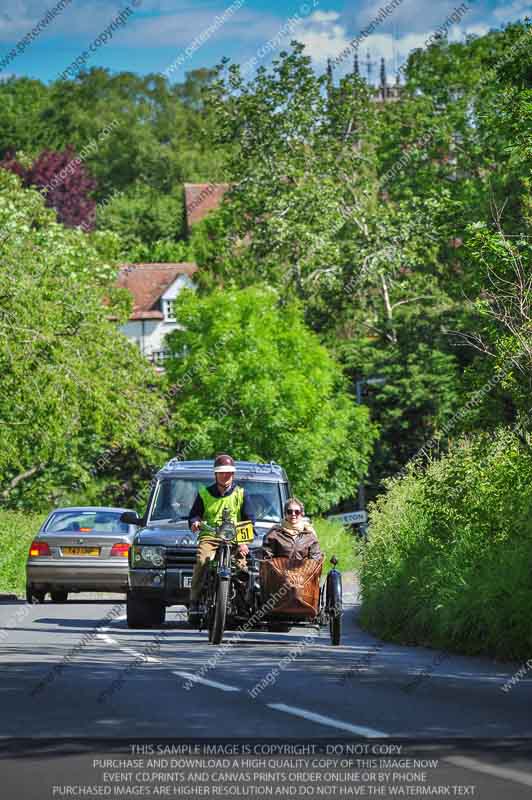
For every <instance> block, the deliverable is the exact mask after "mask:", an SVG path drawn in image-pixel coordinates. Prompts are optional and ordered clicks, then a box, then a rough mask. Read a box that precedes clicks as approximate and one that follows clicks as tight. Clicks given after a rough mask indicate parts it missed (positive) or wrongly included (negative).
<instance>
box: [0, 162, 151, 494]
mask: <svg viewBox="0 0 532 800" xmlns="http://www.w3.org/2000/svg"><path fill="white" fill-rule="evenodd" d="M0 232H1V233H2V239H1V241H0V257H1V263H2V273H3V275H2V288H1V291H0V294H1V300H0V419H1V420H2V426H1V428H0V486H1V487H2V492H1V497H2V502H3V503H4V505H6V506H8V507H9V506H11V507H13V508H28V507H30V506H31V507H32V508H34V509H39V508H44V507H46V506H47V505H48V504H49V503H51V502H55V501H57V500H58V499H59V498H62V500H63V501H66V500H68V499H69V497H70V496H71V495H72V494H76V495H77V496H79V494H80V493H83V491H84V490H85V489H86V488H88V487H90V486H91V484H93V482H94V480H95V476H96V477H97V478H98V479H99V480H100V481H101V485H100V489H101V492H102V496H105V493H106V480H105V478H107V481H112V480H115V481H116V482H117V483H120V484H123V482H124V480H125V479H126V480H129V481H131V480H135V479H138V478H139V476H146V475H148V474H149V472H150V466H151V465H152V464H153V462H155V463H156V464H158V463H159V462H160V460H161V458H162V455H161V452H164V447H165V431H164V429H160V428H159V426H158V420H159V417H161V416H163V415H164V412H165V403H164V400H163V398H162V396H161V393H159V396H157V394H156V393H154V392H152V391H151V388H152V387H154V388H156V387H157V379H156V376H155V375H154V374H153V371H152V368H151V367H150V366H149V364H148V363H147V362H146V361H145V360H144V359H143V358H142V357H141V356H140V354H139V352H138V350H137V349H136V348H135V347H134V346H132V345H131V344H130V343H129V342H128V341H127V340H126V338H125V337H124V336H123V335H122V334H121V333H120V332H119V331H118V330H117V322H116V318H118V320H120V319H121V320H124V319H125V318H126V317H127V311H126V314H125V315H124V311H125V310H126V308H127V309H128V310H129V308H130V301H128V302H125V300H124V293H123V291H120V290H117V289H114V288H113V285H114V281H115V277H116V268H115V266H114V265H113V263H112V262H111V261H110V260H109V258H108V256H109V255H111V254H112V251H113V250H114V248H115V247H116V242H113V240H112V237H111V236H110V235H109V234H108V233H96V234H92V235H91V237H87V236H86V235H85V234H84V233H83V232H82V231H81V230H79V229H75V230H73V229H67V228H64V227H63V226H61V225H60V224H58V223H57V222H56V221H55V219H54V214H53V212H52V211H49V210H48V209H46V208H45V207H44V204H43V201H42V198H41V196H40V195H39V194H38V193H37V192H35V191H33V190H31V189H28V190H24V189H22V188H21V187H20V184H19V181H18V178H16V177H15V176H14V175H11V174H10V173H7V172H5V171H0ZM104 301H105V302H106V303H107V305H104ZM110 316H113V317H114V318H115V319H113V320H111V319H109V317H110ZM161 447H162V451H161ZM105 453H111V454H112V455H111V456H109V457H108V458H106V459H105V461H104V465H103V466H102V468H101V469H100V468H99V467H95V464H96V462H97V461H98V460H99V459H100V458H101V457H102V455H103V454H105ZM117 462H118V464H117V469H116V471H115V472H113V469H112V467H113V465H114V464H116V463H117ZM124 472H125V475H124ZM131 489H132V487H131ZM115 490H116V486H115ZM124 491H126V490H125V489H122V494H123V493H124ZM133 491H134V490H133ZM116 493H117V494H118V495H120V492H116Z"/></svg>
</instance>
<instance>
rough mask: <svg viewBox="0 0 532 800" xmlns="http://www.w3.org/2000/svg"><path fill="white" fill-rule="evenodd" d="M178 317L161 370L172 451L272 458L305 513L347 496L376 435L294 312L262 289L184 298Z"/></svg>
mask: <svg viewBox="0 0 532 800" xmlns="http://www.w3.org/2000/svg"><path fill="white" fill-rule="evenodd" d="M176 316H177V319H179V321H180V323H181V324H182V325H183V326H184V328H185V330H184V331H182V332H176V333H174V334H171V336H170V337H169V339H170V348H171V350H172V351H173V353H174V357H173V358H171V359H170V360H169V361H168V365H167V371H168V378H169V380H170V382H171V383H172V384H173V385H174V389H175V407H174V416H173V427H174V435H175V438H176V442H177V450H178V453H186V455H187V457H188V458H197V457H205V456H206V455H207V454H210V453H214V452H216V451H221V450H223V451H225V450H227V451H229V452H231V454H232V455H233V456H234V457H235V458H241V459H251V460H264V461H270V460H275V461H278V462H279V463H281V464H282V465H283V466H284V467H285V469H286V470H287V472H288V474H289V475H290V479H291V482H292V484H293V486H294V489H295V491H296V492H297V493H298V494H299V493H301V495H302V497H305V500H306V504H307V506H308V508H309V510H310V511H319V510H325V509H328V508H329V507H330V506H331V505H332V504H334V503H337V502H338V501H339V500H341V499H342V498H345V497H349V496H350V495H351V494H352V491H353V486H354V485H356V482H357V480H358V478H359V477H360V476H361V475H362V474H363V473H364V472H365V471H366V469H367V464H368V460H369V456H370V453H371V450H372V447H373V442H374V438H375V430H374V428H373V427H372V425H371V424H370V423H369V420H368V414H367V410H366V409H364V408H361V407H357V406H356V405H355V403H354V402H353V399H352V398H351V397H350V396H349V394H348V393H347V391H346V382H345V379H344V377H343V374H342V371H341V369H340V367H339V366H338V365H337V364H336V362H335V361H334V360H333V359H332V358H331V356H330V355H329V354H328V352H327V351H326V349H325V348H324V347H323V346H322V345H321V344H320V343H319V340H318V338H317V337H316V335H315V334H313V333H312V332H310V331H309V330H308V329H306V328H305V325H304V323H303V319H302V313H301V310H300V309H299V308H298V306H297V305H293V304H284V303H280V302H279V296H278V294H277V293H276V292H275V291H273V290H271V289H268V288H261V287H252V288H249V289H242V290H234V291H224V292H223V291H220V290H216V291H213V292H212V293H211V294H209V295H208V296H206V297H204V298H198V297H197V296H196V294H195V293H193V292H187V291H183V292H182V294H181V295H180V296H179V297H178V299H177V303H176ZM183 351H184V352H185V353H186V354H185V356H183V355H182V354H183Z"/></svg>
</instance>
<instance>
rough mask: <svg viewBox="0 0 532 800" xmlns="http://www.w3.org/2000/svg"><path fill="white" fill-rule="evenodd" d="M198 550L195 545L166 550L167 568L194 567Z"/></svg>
mask: <svg viewBox="0 0 532 800" xmlns="http://www.w3.org/2000/svg"><path fill="white" fill-rule="evenodd" d="M197 551H198V548H197V547H195V546H194V545H192V546H189V547H187V546H183V547H167V548H166V566H167V567H191V568H193V567H194V564H195V563H196V553H197Z"/></svg>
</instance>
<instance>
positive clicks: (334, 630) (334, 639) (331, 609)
mask: <svg viewBox="0 0 532 800" xmlns="http://www.w3.org/2000/svg"><path fill="white" fill-rule="evenodd" d="M327 610H328V615H329V632H330V635H331V644H332V645H334V646H337V645H339V644H340V640H341V638H342V576H341V574H340V573H339V572H338V571H337V570H335V569H333V570H331V571H330V572H329V574H328V576H327Z"/></svg>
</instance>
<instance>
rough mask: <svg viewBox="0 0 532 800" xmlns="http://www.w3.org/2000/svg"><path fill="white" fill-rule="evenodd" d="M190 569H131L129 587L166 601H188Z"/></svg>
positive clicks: (190, 579) (134, 590)
mask: <svg viewBox="0 0 532 800" xmlns="http://www.w3.org/2000/svg"><path fill="white" fill-rule="evenodd" d="M191 581H192V569H190V568H188V567H186V568H183V569H166V570H164V569H131V570H130V571H129V576H128V583H129V589H130V591H133V592H141V593H142V594H144V595H146V596H150V597H158V598H160V599H164V600H165V601H166V602H167V603H188V602H189V599H190V584H191Z"/></svg>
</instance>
